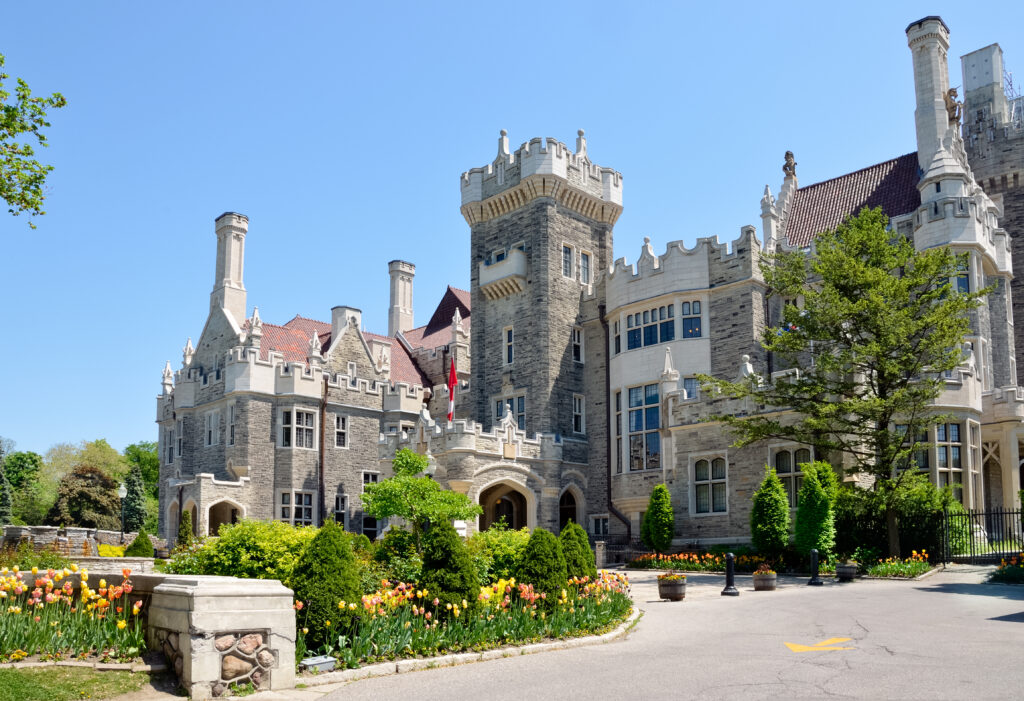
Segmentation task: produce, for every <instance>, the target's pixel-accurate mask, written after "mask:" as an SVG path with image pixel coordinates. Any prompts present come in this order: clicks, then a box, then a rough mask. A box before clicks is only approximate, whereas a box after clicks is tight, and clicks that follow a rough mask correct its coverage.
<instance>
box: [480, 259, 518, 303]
mask: <svg viewBox="0 0 1024 701" xmlns="http://www.w3.org/2000/svg"><path fill="white" fill-rule="evenodd" d="M479 266H480V270H479V273H480V291H481V292H483V294H484V296H485V297H486V298H487V299H500V298H501V297H507V296H508V295H512V294H515V293H516V292H522V291H523V290H524V289H526V253H525V252H523V251H521V250H519V249H518V248H513V249H512V250H511V251H509V252H508V255H507V256H506V257H505V259H504V260H502V261H498V262H496V263H491V264H490V265H488V264H487V263H486V262H484V261H481V262H480V264H479Z"/></svg>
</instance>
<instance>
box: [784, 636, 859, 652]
mask: <svg viewBox="0 0 1024 701" xmlns="http://www.w3.org/2000/svg"><path fill="white" fill-rule="evenodd" d="M851 639H852V638H829V639H828V640H822V641H821V642H820V643H816V644H814V645H801V644H800V643H785V645H786V647H788V648H789V649H790V650H792V651H793V652H812V651H815V650H853V649H855V648H852V647H835V645H836V644H838V643H846V642H849V641H850V640H851Z"/></svg>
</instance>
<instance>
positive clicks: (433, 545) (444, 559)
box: [419, 521, 480, 607]
mask: <svg viewBox="0 0 1024 701" xmlns="http://www.w3.org/2000/svg"><path fill="white" fill-rule="evenodd" d="M420 544H421V545H422V546H423V569H422V574H421V575H420V581H419V586H420V588H421V589H426V590H427V591H428V592H429V596H430V597H431V598H433V597H436V598H438V599H440V600H441V602H442V605H443V604H446V603H447V604H451V605H452V606H455V605H456V604H457V605H458V606H460V607H461V606H462V602H463V600H465V601H466V602H467V603H469V604H473V603H475V602H476V600H477V596H478V595H479V594H480V580H479V579H478V578H477V574H476V567H474V566H473V558H472V557H470V554H469V549H468V548H467V547H466V544H465V543H464V542H462V538H461V537H460V536H459V534H458V533H457V532H456V531H455V527H454V526H452V524H450V523H448V522H447V521H442V522H440V523H435V524H432V525H431V526H430V528H429V529H428V530H427V532H426V535H424V536H423V537H422V538H421V540H420Z"/></svg>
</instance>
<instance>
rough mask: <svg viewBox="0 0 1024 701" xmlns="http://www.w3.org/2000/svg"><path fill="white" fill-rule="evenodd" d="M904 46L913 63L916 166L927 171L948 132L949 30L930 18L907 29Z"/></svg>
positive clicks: (938, 20)
mask: <svg viewBox="0 0 1024 701" xmlns="http://www.w3.org/2000/svg"><path fill="white" fill-rule="evenodd" d="M907 43H908V44H909V45H910V52H911V54H912V55H913V59H914V89H915V93H916V96H917V109H916V110H915V111H914V121H915V123H916V125H917V162H918V164H919V165H920V166H921V170H927V169H928V166H929V165H930V164H931V162H932V158H933V157H934V156H935V153H936V152H937V151H938V150H939V149H940V148H941V144H942V140H943V137H945V135H946V131H947V130H948V129H949V113H948V112H947V110H946V91H948V90H949V59H948V56H947V54H948V52H949V27H947V26H946V23H945V22H943V21H942V18H941V17H939V16H937V15H930V16H928V17H925V18H924V19H920V20H918V21H916V22H913V23H912V24H911V25H910V26H908V27H907Z"/></svg>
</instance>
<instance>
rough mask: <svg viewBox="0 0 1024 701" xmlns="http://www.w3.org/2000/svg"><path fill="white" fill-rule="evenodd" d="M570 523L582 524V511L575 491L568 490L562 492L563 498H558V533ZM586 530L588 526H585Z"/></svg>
mask: <svg viewBox="0 0 1024 701" xmlns="http://www.w3.org/2000/svg"><path fill="white" fill-rule="evenodd" d="M569 521H572V522H573V523H576V524H577V525H583V524H580V509H579V501H578V500H577V497H576V494H575V490H572V489H566V490H565V491H564V492H562V496H560V497H558V532H559V533H561V532H562V530H563V529H565V527H566V526H567V525H569ZM583 527H584V528H586V526H583Z"/></svg>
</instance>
